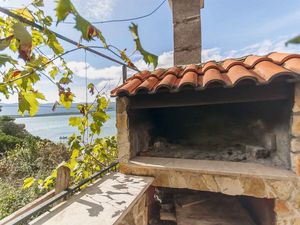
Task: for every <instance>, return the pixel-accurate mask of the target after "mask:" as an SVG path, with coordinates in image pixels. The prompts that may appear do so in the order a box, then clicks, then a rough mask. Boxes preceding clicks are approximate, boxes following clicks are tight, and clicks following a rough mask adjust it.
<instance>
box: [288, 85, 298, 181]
mask: <svg viewBox="0 0 300 225" xmlns="http://www.w3.org/2000/svg"><path fill="white" fill-rule="evenodd" d="M291 136H292V137H291V146H290V147H291V165H292V170H293V171H294V172H295V173H296V174H297V175H300V84H299V83H296V84H295V95H294V106H293V112H292V118H291Z"/></svg>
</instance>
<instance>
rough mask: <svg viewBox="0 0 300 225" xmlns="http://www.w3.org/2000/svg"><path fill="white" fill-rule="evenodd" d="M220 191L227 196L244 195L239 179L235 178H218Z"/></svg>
mask: <svg viewBox="0 0 300 225" xmlns="http://www.w3.org/2000/svg"><path fill="white" fill-rule="evenodd" d="M215 180H216V182H217V184H218V186H219V189H220V191H221V192H222V193H224V194H226V195H242V194H243V193H244V188H243V186H242V184H241V182H240V180H239V179H238V178H234V177H216V178H215Z"/></svg>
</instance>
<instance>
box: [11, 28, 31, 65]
mask: <svg viewBox="0 0 300 225" xmlns="http://www.w3.org/2000/svg"><path fill="white" fill-rule="evenodd" d="M12 28H13V30H14V37H15V38H16V39H17V40H18V41H19V42H20V43H19V48H18V50H19V57H20V58H22V59H24V60H25V61H28V60H30V55H31V48H32V37H31V35H30V34H29V32H28V31H27V30H26V28H25V27H24V26H23V25H22V24H21V23H16V24H14V25H13V26H12Z"/></svg>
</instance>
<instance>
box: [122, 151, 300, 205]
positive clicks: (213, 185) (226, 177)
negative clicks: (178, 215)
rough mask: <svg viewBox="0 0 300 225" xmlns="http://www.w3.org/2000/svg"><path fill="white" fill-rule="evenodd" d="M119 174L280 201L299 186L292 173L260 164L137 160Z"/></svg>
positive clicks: (140, 158)
mask: <svg viewBox="0 0 300 225" xmlns="http://www.w3.org/2000/svg"><path fill="white" fill-rule="evenodd" d="M121 172H123V173H125V174H133V175H142V176H153V177H155V180H154V183H153V185H154V186H160V187H172V188H189V189H193V190H200V191H210V192H220V193H224V194H228V195H246V196H253V197H258V198H275V199H282V200H288V199H289V198H290V196H291V195H292V194H293V193H294V192H295V191H296V190H297V187H298V183H299V178H298V177H297V176H296V175H295V174H294V173H293V172H291V171H288V170H283V169H278V168H274V167H267V166H263V165H260V164H254V163H238V162H223V161H222V162H221V161H206V160H191V159H175V158H156V157H136V158H134V159H132V160H130V161H129V163H122V164H121Z"/></svg>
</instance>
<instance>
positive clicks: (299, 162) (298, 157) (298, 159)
mask: <svg viewBox="0 0 300 225" xmlns="http://www.w3.org/2000/svg"><path fill="white" fill-rule="evenodd" d="M291 166H292V170H293V171H294V172H295V173H296V174H297V175H298V176H300V153H291Z"/></svg>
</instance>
